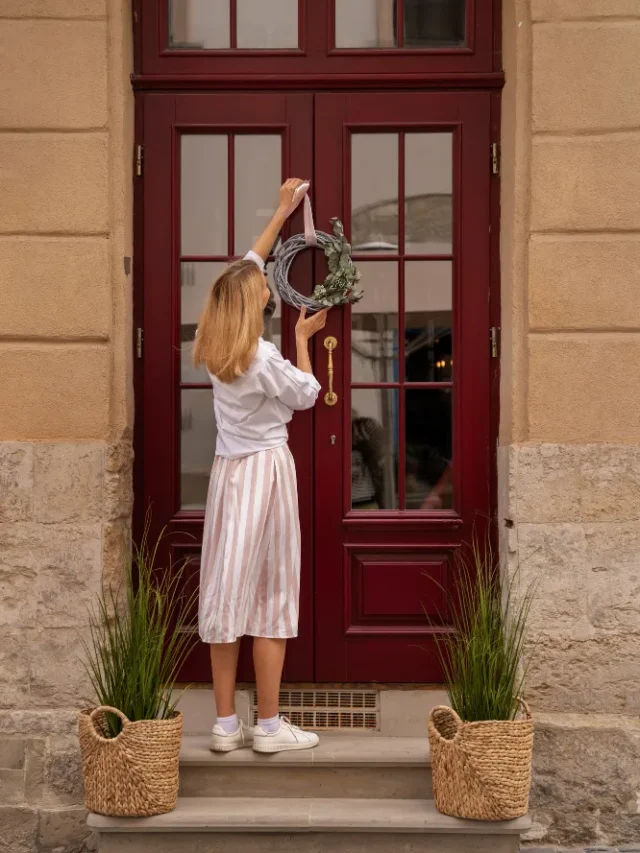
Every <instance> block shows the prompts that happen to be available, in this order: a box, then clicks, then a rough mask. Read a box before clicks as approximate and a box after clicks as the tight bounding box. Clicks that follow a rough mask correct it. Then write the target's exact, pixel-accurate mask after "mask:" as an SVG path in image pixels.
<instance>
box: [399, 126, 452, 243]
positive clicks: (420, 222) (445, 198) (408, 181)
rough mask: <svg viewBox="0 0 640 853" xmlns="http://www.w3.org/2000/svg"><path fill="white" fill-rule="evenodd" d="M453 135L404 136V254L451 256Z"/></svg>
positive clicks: (419, 134)
mask: <svg viewBox="0 0 640 853" xmlns="http://www.w3.org/2000/svg"><path fill="white" fill-rule="evenodd" d="M452 138H453V137H452V134H451V133H407V134H406V136H405V251H406V252H407V254H412V255H444V254H450V253H451V245H452V241H451V232H452V218H451V217H452V212H451V193H452V187H453V159H452V158H453V154H452V151H453V146H452Z"/></svg>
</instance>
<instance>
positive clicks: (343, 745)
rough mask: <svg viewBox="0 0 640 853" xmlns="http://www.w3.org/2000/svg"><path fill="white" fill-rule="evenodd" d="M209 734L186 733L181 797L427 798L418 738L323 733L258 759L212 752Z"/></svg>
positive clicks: (427, 769)
mask: <svg viewBox="0 0 640 853" xmlns="http://www.w3.org/2000/svg"><path fill="white" fill-rule="evenodd" d="M209 744H210V736H207V735H200V736H198V735H191V736H187V737H185V738H184V740H183V744H182V751H181V754H180V793H181V795H182V796H185V797H197V796H200V797H202V796H208V797H215V796H217V797H240V796H243V795H246V793H247V792H248V791H250V792H251V793H252V794H253V795H254V796H256V797H265V798H266V797H270V798H273V797H279V798H335V797H340V796H344V797H349V798H352V799H353V798H370V799H409V800H411V799H430V798H432V797H433V792H432V787H431V766H430V761H429V744H428V741H427V738H426V737H422V738H390V737H376V738H363V737H349V736H347V735H335V734H327V733H323V734H321V736H320V743H319V744H318V746H317V747H315V749H305V750H300V751H295V750H294V751H286V752H280V753H276V754H274V755H261V754H259V753H256V752H254V751H253V750H252V749H237V750H234V751H233V752H227V753H220V752H217V753H214V752H211V750H210V749H209Z"/></svg>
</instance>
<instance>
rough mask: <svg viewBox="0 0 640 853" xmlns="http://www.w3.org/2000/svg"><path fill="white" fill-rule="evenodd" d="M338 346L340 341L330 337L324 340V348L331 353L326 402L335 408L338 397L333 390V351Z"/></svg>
mask: <svg viewBox="0 0 640 853" xmlns="http://www.w3.org/2000/svg"><path fill="white" fill-rule="evenodd" d="M337 346H338V341H337V340H336V339H335V338H332V337H329V338H325V339H324V348H325V349H326V350H328V352H329V365H328V368H327V377H328V380H329V390H328V391H327V393H326V394H325V395H324V401H325V403H326V404H327V406H335V404H336V403H337V402H338V395H337V394H336V392H335V391H334V390H333V351H334V349H335V348H336V347H337Z"/></svg>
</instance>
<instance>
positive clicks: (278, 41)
mask: <svg viewBox="0 0 640 853" xmlns="http://www.w3.org/2000/svg"><path fill="white" fill-rule="evenodd" d="M237 4H238V5H237V9H238V11H237V15H238V47H241V48H257V49H265V48H271V49H278V48H296V47H298V0H259V2H256V0H237Z"/></svg>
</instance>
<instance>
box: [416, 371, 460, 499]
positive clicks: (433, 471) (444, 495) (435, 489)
mask: <svg viewBox="0 0 640 853" xmlns="http://www.w3.org/2000/svg"><path fill="white" fill-rule="evenodd" d="M406 395H407V396H406V407H407V408H406V415H405V417H406V430H405V438H406V443H407V447H406V454H407V460H406V509H414V510H415V509H422V510H433V509H451V507H452V506H453V479H452V472H451V443H452V441H451V436H452V432H451V389H449V388H443V389H442V391H421V390H418V391H416V390H408V391H407V392H406Z"/></svg>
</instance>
